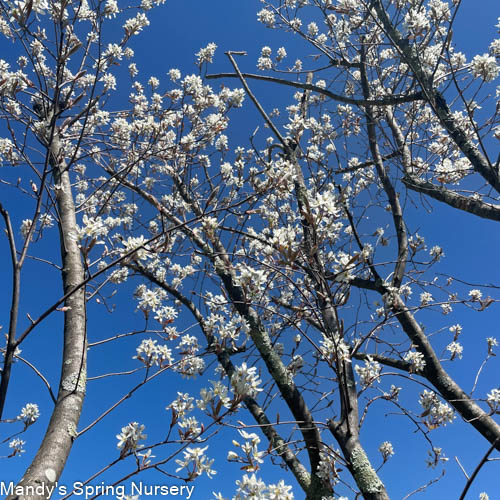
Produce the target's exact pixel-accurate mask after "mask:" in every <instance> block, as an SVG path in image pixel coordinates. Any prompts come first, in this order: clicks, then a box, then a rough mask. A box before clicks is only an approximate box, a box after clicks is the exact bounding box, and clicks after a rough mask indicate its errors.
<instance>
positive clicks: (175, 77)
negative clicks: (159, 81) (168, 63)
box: [168, 68, 181, 82]
mask: <svg viewBox="0 0 500 500" xmlns="http://www.w3.org/2000/svg"><path fill="white" fill-rule="evenodd" d="M168 76H169V77H170V79H171V80H172V81H173V82H175V81H176V80H179V79H180V77H181V72H180V71H179V70H178V69H176V68H172V69H171V70H170V71H169V72H168Z"/></svg>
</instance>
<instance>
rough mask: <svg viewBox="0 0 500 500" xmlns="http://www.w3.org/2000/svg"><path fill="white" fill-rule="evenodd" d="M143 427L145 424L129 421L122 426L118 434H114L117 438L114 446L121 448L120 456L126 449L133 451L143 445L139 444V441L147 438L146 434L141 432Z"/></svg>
mask: <svg viewBox="0 0 500 500" xmlns="http://www.w3.org/2000/svg"><path fill="white" fill-rule="evenodd" d="M144 429H145V426H144V425H140V424H138V423H137V422H131V423H130V424H128V425H127V426H125V427H122V431H121V432H120V434H117V435H116V439H118V444H117V445H116V447H117V448H118V449H121V450H122V451H121V455H122V456H123V455H124V454H125V453H127V452H128V451H135V450H137V449H138V448H141V447H142V446H143V445H140V444H139V441H140V440H141V439H146V438H147V436H146V434H143V433H142V432H143V431H144Z"/></svg>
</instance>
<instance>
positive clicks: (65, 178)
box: [7, 135, 86, 500]
mask: <svg viewBox="0 0 500 500" xmlns="http://www.w3.org/2000/svg"><path fill="white" fill-rule="evenodd" d="M49 154H50V164H51V166H52V168H53V172H54V184H55V188H56V189H55V191H56V201H57V208H58V211H59V218H60V220H59V231H60V240H61V257H62V282H63V289H64V293H65V294H66V293H68V292H70V291H71V290H72V289H73V288H75V287H76V286H77V285H79V284H80V283H81V282H82V281H83V280H84V269H83V265H82V262H81V255H80V249H79V247H78V244H77V241H76V216H75V205H74V202H73V196H72V193H71V184H70V179H69V173H68V171H67V169H66V166H65V163H64V161H63V160H62V158H61V156H60V146H59V141H58V137H57V135H54V137H53V138H52V140H51V144H50V148H49ZM65 306H66V307H68V310H67V311H65V313H64V350H63V358H62V370H61V380H60V383H59V392H58V395H57V401H56V404H55V406H54V411H53V413H52V416H51V419H50V422H49V426H48V428H47V431H46V433H45V436H44V439H43V441H42V444H41V446H40V448H39V450H38V452H37V454H36V456H35V458H34V459H33V462H32V464H31V465H30V467H29V468H28V469H27V470H26V472H25V474H24V476H23V478H22V479H21V481H20V482H19V484H18V485H17V487H16V491H15V494H14V495H11V496H9V497H7V498H8V500H14V499H18V500H42V499H47V498H50V497H51V494H52V492H53V491H54V485H55V483H56V481H57V480H58V479H59V477H60V475H61V473H62V471H63V469H64V466H65V464H66V460H67V458H68V455H69V452H70V450H71V447H72V445H73V440H74V438H75V436H76V429H77V425H78V420H79V418H80V414H81V410H82V405H83V398H84V393H85V386H86V316H85V290H84V288H83V287H82V288H80V289H78V290H77V291H75V292H74V293H73V294H71V295H70V296H69V297H68V298H67V300H66V302H65Z"/></svg>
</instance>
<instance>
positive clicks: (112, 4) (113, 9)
mask: <svg viewBox="0 0 500 500" xmlns="http://www.w3.org/2000/svg"><path fill="white" fill-rule="evenodd" d="M118 12H119V9H118V3H117V2H116V0H106V4H105V5H104V16H105V17H116V14H118Z"/></svg>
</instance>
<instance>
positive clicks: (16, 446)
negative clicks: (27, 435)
mask: <svg viewBox="0 0 500 500" xmlns="http://www.w3.org/2000/svg"><path fill="white" fill-rule="evenodd" d="M25 444H26V441H23V440H22V439H18V438H15V439H13V440H12V441H11V442H10V443H9V448H12V449H13V450H12V454H11V455H10V456H11V457H13V456H14V455H18V456H21V453H24V452H25V451H26V450H25V449H24V448H23V446H24V445H25Z"/></svg>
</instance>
